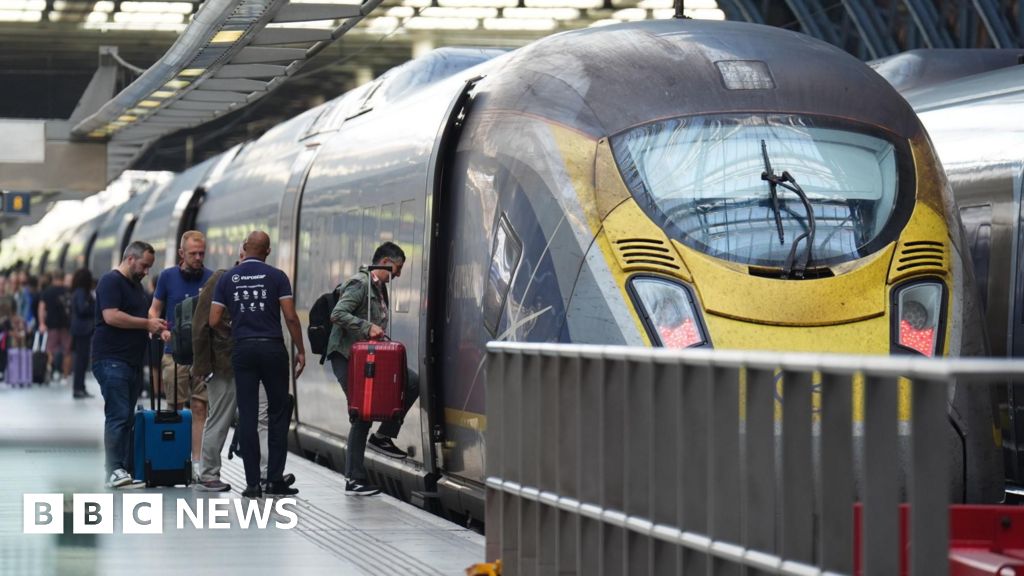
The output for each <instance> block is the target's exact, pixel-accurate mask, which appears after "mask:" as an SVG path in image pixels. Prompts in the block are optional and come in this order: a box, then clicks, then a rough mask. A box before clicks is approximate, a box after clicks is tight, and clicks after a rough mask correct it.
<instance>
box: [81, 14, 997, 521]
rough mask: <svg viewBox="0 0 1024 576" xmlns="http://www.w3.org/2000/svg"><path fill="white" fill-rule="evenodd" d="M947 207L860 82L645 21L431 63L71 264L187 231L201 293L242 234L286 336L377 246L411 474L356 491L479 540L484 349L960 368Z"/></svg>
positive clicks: (768, 31) (970, 438)
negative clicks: (531, 346)
mask: <svg viewBox="0 0 1024 576" xmlns="http://www.w3.org/2000/svg"><path fill="white" fill-rule="evenodd" d="M796 61H800V62H802V64H801V65H800V66H794V65H792V62H796ZM708 142H713V143H714V145H708ZM679 144H683V146H681V147H680V146H679ZM772 162H774V165H775V166H776V167H777V175H781V172H782V170H783V168H785V169H786V170H787V171H791V172H792V174H791V176H792V177H793V178H795V179H796V180H798V181H800V182H801V183H802V185H803V186H805V187H806V188H807V189H808V191H809V194H808V195H807V196H808V197H807V198H805V199H798V198H797V196H796V195H794V194H790V193H788V192H786V193H783V191H782V188H781V187H780V189H779V193H778V198H777V199H778V200H779V202H778V204H777V205H775V207H774V208H773V203H772V201H771V200H770V198H771V195H770V194H769V190H770V187H769V185H768V183H767V182H765V181H763V180H762V179H761V174H762V172H763V171H767V170H766V168H767V166H766V165H767V164H769V163H772ZM659 171H661V172H663V175H664V177H663V178H661V181H657V180H658V179H657V178H654V179H653V180H652V179H648V177H649V176H651V175H652V174H654V175H655V176H656V174H655V173H658V172H659ZM674 179H676V180H678V181H679V182H683V183H685V184H686V186H687V187H688V188H687V190H689V192H686V191H684V192H683V193H674V192H673V190H674V188H672V187H671V186H668V187H667V188H666V185H670V184H671V182H672V181H673V180H674ZM704 187H706V188H707V190H704ZM666 191H667V192H668V193H667V194H662V193H663V192H666ZM659 194H660V195H659ZM687 194H688V195H687ZM804 200H806V204H805V202H804ZM805 205H812V206H814V207H815V211H816V213H817V221H816V224H817V230H818V236H817V237H816V238H815V237H814V236H813V235H811V236H810V237H808V235H807V234H806V232H807V231H808V228H809V227H811V226H812V224H813V223H814V218H810V217H808V216H807V213H806V212H805V210H804V207H805ZM952 205H953V204H952V201H951V199H950V195H949V193H948V190H947V186H946V183H945V180H944V177H943V176H942V173H941V170H939V169H938V164H937V162H936V161H935V159H934V156H933V153H932V150H931V147H930V145H929V144H928V142H927V140H926V139H925V137H924V132H923V129H922V128H921V126H920V123H919V122H918V120H917V118H916V117H915V116H914V115H913V113H912V111H911V110H910V109H909V107H908V106H907V105H906V103H905V102H904V101H903V99H901V98H900V97H899V96H898V95H897V93H896V92H895V91H894V90H893V89H892V88H891V87H890V86H888V85H887V84H886V83H885V82H884V81H883V80H882V79H881V78H880V77H879V76H877V75H876V74H874V73H873V72H872V71H871V70H870V69H869V68H867V67H866V66H865V65H863V64H862V63H861V62H859V61H857V60H856V59H855V58H852V57H851V56H849V55H847V54H845V53H843V52H841V51H839V50H838V49H835V48H833V47H831V46H828V45H826V44H823V43H821V42H818V41H815V40H813V39H811V38H809V37H806V36H802V35H799V34H795V33H791V32H787V31H783V30H779V29H775V28H770V27H764V26H755V25H748V24H739V23H730V22H702V21H659V22H643V23H633V24H626V25H620V26H611V27H604V28H599V29H589V30H580V31H574V32H568V33H564V34H559V35H555V36H552V37H549V38H546V39H543V40H540V41H538V42H536V43H534V44H531V45H529V46H527V47H525V48H522V49H520V50H517V51H515V52H510V53H504V52H502V51H498V50H481V49H441V50H439V51H435V52H433V53H431V54H430V55H428V56H426V57H424V58H422V59H418V60H415V61H412V62H410V63H407V64H406V65H403V66H401V67H398V68H396V69H394V70H392V71H390V72H388V73H387V74H385V75H383V76H381V77H380V78H378V79H377V80H375V81H373V82H371V83H369V84H367V85H364V86H362V87H360V88H357V89H355V90H353V91H351V92H349V93H347V94H345V95H343V96H341V97H339V98H337V99H335V100H333V101H331V102H328V103H326V104H324V105H322V106H320V107H318V108H315V109H312V110H309V111H307V112H305V113H303V114H301V115H299V116H297V117H296V118H294V119H292V120H289V121H287V122H285V123H282V124H281V125H279V126H277V127H275V128H274V129H272V130H270V131H269V132H267V133H266V134H265V135H263V136H262V137H261V138H259V139H258V140H256V141H254V142H250V143H247V144H244V145H241V146H238V147H236V148H234V149H232V150H230V151H228V152H226V153H224V154H222V155H220V156H218V157H215V158H213V159H210V160H208V161H206V162H204V163H202V164H200V165H197V166H195V167H193V168H191V169H189V170H187V171H185V172H183V173H182V174H180V175H179V176H178V177H177V178H175V179H174V180H173V181H172V182H171V183H169V184H167V185H163V186H160V187H158V188H155V189H152V190H149V191H145V192H142V193H140V194H138V195H137V196H136V197H135V198H133V199H132V200H130V201H129V202H127V203H125V204H124V205H122V206H120V207H118V209H117V210H116V211H115V212H114V213H113V214H111V215H109V216H107V217H105V218H97V219H96V220H94V221H92V222H89V223H86V224H85V225H83V228H82V229H80V230H78V231H76V232H75V233H74V234H73V238H74V239H75V240H74V242H75V246H78V245H79V244H83V245H86V247H85V249H84V250H82V249H80V248H77V247H76V248H74V249H69V250H68V253H71V254H74V255H75V256H74V257H75V258H80V259H81V258H84V259H85V260H86V261H88V262H89V263H90V266H91V267H92V268H93V271H94V272H96V273H99V272H102V271H104V270H106V269H108V268H109V267H110V265H111V263H112V257H113V254H114V253H115V251H116V249H117V248H118V247H119V246H124V245H125V244H126V242H127V241H128V240H129V239H144V240H147V241H150V242H152V243H153V244H154V245H155V246H157V249H158V251H159V252H160V254H161V255H162V257H163V261H162V265H164V266H171V265H173V264H174V250H173V247H174V243H175V242H176V239H177V237H178V236H179V235H180V234H181V232H182V231H184V230H186V229H189V228H198V229H200V230H203V231H204V232H205V233H206V234H207V236H208V246H207V264H208V266H210V267H211V268H217V267H227V266H230V265H231V264H232V262H233V261H234V260H235V259H236V257H237V253H238V249H239V246H240V243H241V241H242V239H243V238H244V237H245V235H246V234H247V233H248V232H249V231H250V230H252V229H256V228H260V229H264V230H267V231H268V232H269V233H270V236H271V238H272V240H273V251H272V253H271V255H270V260H269V262H270V263H271V264H273V265H275V266H279V267H281V268H283V269H284V270H285V271H286V272H287V273H288V274H289V276H290V277H291V278H292V279H293V281H294V284H295V287H296V305H297V307H298V309H299V310H300V314H303V315H305V314H307V313H308V310H309V308H310V306H311V305H312V304H313V302H314V301H315V300H316V298H317V297H318V296H319V295H320V294H321V293H323V292H325V291H327V290H329V289H331V288H332V287H334V286H335V285H336V284H338V283H339V282H341V281H343V280H344V279H345V278H346V277H347V276H349V275H351V274H353V273H355V272H356V270H357V267H358V266H359V265H361V264H364V263H366V262H367V260H368V259H369V258H370V256H371V254H372V251H373V249H374V247H375V246H376V245H377V244H379V243H380V242H381V241H384V240H394V241H396V242H398V243H399V244H400V245H401V246H402V247H403V248H404V249H405V251H406V254H407V256H408V260H407V263H406V266H405V272H404V274H403V276H402V278H400V279H399V280H398V281H396V284H395V286H394V287H393V307H394V314H393V317H392V320H393V336H394V338H395V339H397V340H400V341H402V342H404V343H405V344H406V345H407V347H408V349H409V358H410V363H411V366H410V367H411V368H412V369H414V370H417V371H418V372H419V374H420V377H421V386H422V391H421V397H420V402H419V405H418V409H414V410H413V411H412V412H410V415H409V417H408V418H407V421H406V423H405V425H404V426H403V428H402V433H401V435H400V436H399V438H398V439H397V441H396V443H397V444H398V445H399V446H401V447H403V448H406V449H408V450H409V452H410V458H409V459H407V460H405V461H397V460H393V459H389V458H384V457H380V456H378V455H376V454H375V453H373V452H370V451H368V453H367V460H368V461H367V465H368V469H369V471H370V475H371V479H372V480H373V481H374V482H376V483H378V484H380V485H382V486H383V487H385V489H386V490H387V491H389V492H391V493H392V494H395V495H398V496H400V497H403V498H406V499H409V500H412V501H414V502H417V503H418V504H421V505H424V506H426V507H428V508H433V509H435V510H439V511H443V512H445V513H448V514H451V515H455V516H461V517H468V518H472V519H482V518H483V489H482V485H483V484H482V482H483V479H484V472H485V462H484V438H485V431H486V427H487V417H486V414H485V410H484V388H485V375H486V370H485V366H484V359H485V352H484V345H485V343H486V342H487V341H489V340H494V339H499V340H501V339H506V340H519V341H544V342H577V343H605V344H627V345H641V346H648V345H667V346H677V347H687V346H715V347H720V348H764V349H795V350H816V351H824V352H828V351H831V352H858V353H874V354H889V353H920V354H927V355H972V354H981V353H984V352H985V350H984V347H983V344H984V339H983V338H982V337H981V336H980V334H981V333H982V329H981V326H980V323H979V322H978V318H977V314H974V313H973V310H974V307H975V306H976V302H975V301H974V300H973V299H972V298H971V297H970V296H969V295H970V294H973V286H972V284H971V278H970V275H969V274H966V273H965V271H964V270H965V269H964V267H963V256H962V238H961V237H960V236H959V235H958V234H956V233H953V232H951V231H953V230H959V223H958V221H957V220H956V218H957V217H956V214H955V211H953V210H952ZM802 240H803V246H802V247H801V246H800V244H801V241H802ZM915 243H924V244H915ZM808 246H810V248H808ZM919 246H924V248H920V247H919ZM812 249H813V256H812ZM922 249H923V250H924V251H925V252H929V254H931V255H926V256H927V257H926V258H924V260H923V261H918V260H919V258H918V257H917V256H915V252H916V251H920V250H922ZM82 252H84V253H85V255H84V256H83V255H82ZM922 310H923V311H924V312H922ZM670 313H671V314H670ZM912 313H913V314H912ZM912 316H913V317H912ZM303 320H305V316H303ZM918 322H919V323H920V324H918ZM912 324H913V326H911V325H912ZM908 335H909V336H913V338H911V339H909V340H908ZM315 360H316V359H315V358H312V359H311V362H310V366H309V368H308V369H307V371H306V373H305V374H304V375H303V376H302V378H301V379H299V380H298V382H297V383H296V384H295V385H294V390H293V392H294V394H295V396H296V400H297V402H296V408H295V414H294V417H293V428H292V436H291V445H292V448H293V449H294V450H296V451H298V452H300V453H302V454H304V455H306V456H308V457H311V458H315V459H317V460H319V461H321V462H323V463H325V464H327V465H329V466H331V467H333V468H336V469H341V468H343V463H344V439H345V436H346V434H347V431H348V421H347V417H346V414H345V402H344V397H343V394H342V391H341V389H340V387H339V386H338V384H337V383H336V382H335V381H334V379H333V377H332V375H331V373H330V370H329V366H320V365H317V364H316V362H315ZM951 401H952V405H953V409H952V410H951V414H952V413H955V414H957V415H958V416H957V417H958V418H960V421H959V422H956V423H954V424H955V426H952V427H951V431H950V439H949V442H950V445H951V446H956V447H957V448H956V450H955V452H956V454H957V457H958V462H959V468H958V473H957V474H956V475H955V476H957V478H958V480H956V481H954V484H955V485H956V486H955V487H956V489H957V491H958V492H957V493H958V497H961V498H965V499H969V500H993V499H995V498H996V497H997V496H996V495H997V494H1001V489H1002V484H1001V480H997V481H993V480H992V478H993V476H999V475H998V473H997V474H994V475H993V474H991V471H992V469H993V468H996V469H998V468H999V467H1000V466H1001V462H1000V461H999V459H998V450H997V449H996V448H995V447H994V446H993V445H992V440H991V438H990V436H989V439H988V440H987V442H986V435H984V434H974V433H968V432H973V431H974V430H976V429H981V430H985V431H988V430H990V429H991V421H992V412H991V402H990V401H988V400H987V399H984V398H978V397H977V396H972V395H970V394H967V393H966V392H965V391H964V390H963V389H961V390H958V391H956V392H955V394H953V395H952V400H951ZM953 428H955V430H954V429H953ZM961 455H962V456H963V459H959V457H960V456H961ZM961 471H962V472H963V474H960V473H959V472H961ZM961 478H962V479H965V481H963V482H961V481H960V480H959V479H961ZM960 490H963V494H962V495H961V494H960Z"/></svg>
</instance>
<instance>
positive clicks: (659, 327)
mask: <svg viewBox="0 0 1024 576" xmlns="http://www.w3.org/2000/svg"><path fill="white" fill-rule="evenodd" d="M630 287H631V292H632V293H633V297H634V304H636V306H637V309H638V311H639V312H640V314H641V315H642V316H643V319H644V323H645V324H646V325H647V330H648V333H649V334H650V336H651V340H652V342H653V343H654V344H655V345H657V344H658V343H659V341H660V344H661V345H662V346H664V347H665V348H691V347H693V346H700V345H702V344H705V343H707V337H706V336H705V335H704V332H703V329H702V328H701V325H700V320H699V319H698V316H697V308H696V306H695V305H694V303H693V297H692V296H691V295H690V291H689V290H688V289H687V288H686V287H685V286H683V285H682V284H679V283H677V282H673V281H670V280H667V279H664V278H657V277H653V276H637V277H635V278H633V280H632V281H631V282H630Z"/></svg>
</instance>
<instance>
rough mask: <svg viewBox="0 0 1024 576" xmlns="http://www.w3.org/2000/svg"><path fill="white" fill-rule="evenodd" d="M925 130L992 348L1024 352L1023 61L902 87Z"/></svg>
mask: <svg viewBox="0 0 1024 576" xmlns="http://www.w3.org/2000/svg"><path fill="white" fill-rule="evenodd" d="M905 96H906V98H907V100H908V101H909V102H910V104H911V105H912V106H913V107H914V110H915V111H916V112H917V113H918V115H919V116H920V118H921V121H922V122H923V123H924V125H925V127H926V128H927V129H928V133H929V135H930V136H931V139H932V142H933V143H934V146H935V149H936V151H937V152H938V153H939V157H940V159H941V161H942V164H943V167H944V168H945V172H946V175H947V177H948V178H949V182H950V184H951V186H952V187H953V192H954V195H955V198H956V202H957V205H958V207H959V211H960V215H961V218H962V220H963V225H964V228H965V231H966V235H967V242H968V247H969V251H970V254H971V257H972V260H973V263H974V270H975V275H976V276H977V283H978V287H979V290H980V293H981V299H982V303H983V305H984V308H985V315H986V319H987V323H988V338H989V340H990V341H991V346H992V353H993V355H995V356H998V357H1014V358H1019V357H1024V270H1022V269H1021V262H1022V259H1021V258H1022V254H1024V253H1022V250H1024V227H1022V226H1021V223H1022V221H1024V206H1022V204H1021V198H1022V196H1024V66H1012V67H1007V68H1004V69H1000V70H994V71H990V72H985V73H981V74H976V75H972V76H968V77H965V78H960V79H957V80H954V81H951V82H947V83H943V84H938V85H935V86H931V87H926V88H921V89H917V90H911V91H908V92H906V93H905ZM1007 392H1008V394H1007V397H1006V398H1004V399H1003V402H1002V411H1001V413H1002V415H1001V419H1000V422H1001V430H1000V432H1001V436H1002V438H1001V440H1002V444H1003V446H1004V448H1005V463H1006V474H1007V477H1008V478H1010V479H1011V480H1012V481H1013V483H1014V484H1015V485H1016V486H1017V488H1015V490H1014V491H1015V492H1019V491H1020V489H1019V487H1020V486H1024V453H1022V449H1024V446H1022V444H1024V384H1014V385H1011V386H1009V387H1008V391H1007Z"/></svg>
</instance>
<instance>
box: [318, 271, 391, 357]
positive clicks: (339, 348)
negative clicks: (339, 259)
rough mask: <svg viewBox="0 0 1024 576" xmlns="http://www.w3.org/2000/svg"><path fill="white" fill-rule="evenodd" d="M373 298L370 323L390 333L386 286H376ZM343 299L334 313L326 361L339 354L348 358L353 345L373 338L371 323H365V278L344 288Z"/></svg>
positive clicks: (358, 278) (352, 281)
mask: <svg viewBox="0 0 1024 576" xmlns="http://www.w3.org/2000/svg"><path fill="white" fill-rule="evenodd" d="M374 288H375V289H374V290H373V294H372V295H371V296H370V299H371V307H372V310H373V315H372V316H371V321H372V322H373V323H374V324H376V325H377V326H380V327H381V328H383V329H384V330H387V321H388V320H387V318H385V311H386V305H385V302H387V298H388V289H387V286H386V285H384V284H377V285H376V286H374ZM341 290H342V292H341V296H339V297H338V303H337V304H335V306H334V310H333V311H331V324H333V326H332V327H331V337H330V338H329V339H328V340H327V353H326V355H327V357H330V356H331V354H333V353H335V352H338V353H339V354H341V355H342V356H344V357H345V358H348V353H349V350H351V349H352V345H353V344H355V343H356V342H358V341H360V340H368V339H369V337H370V322H367V321H366V275H365V274H357V275H356V276H353V277H351V278H349V279H348V280H347V281H346V282H345V283H344V284H342V289H341Z"/></svg>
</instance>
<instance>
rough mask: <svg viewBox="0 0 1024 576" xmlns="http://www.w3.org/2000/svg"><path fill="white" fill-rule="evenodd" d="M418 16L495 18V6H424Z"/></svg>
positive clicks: (496, 15) (496, 11) (496, 13)
mask: <svg viewBox="0 0 1024 576" xmlns="http://www.w3.org/2000/svg"><path fill="white" fill-rule="evenodd" d="M420 17H421V18H423V17H426V18H497V17H498V9H497V8H469V7H466V8H439V7H432V8H424V9H423V10H421V11H420Z"/></svg>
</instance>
